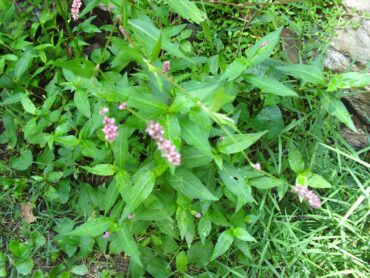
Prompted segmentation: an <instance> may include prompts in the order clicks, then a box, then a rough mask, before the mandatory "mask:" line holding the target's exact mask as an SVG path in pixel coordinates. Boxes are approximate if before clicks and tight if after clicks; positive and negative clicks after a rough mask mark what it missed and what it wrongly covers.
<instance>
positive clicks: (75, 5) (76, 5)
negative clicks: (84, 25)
mask: <svg viewBox="0 0 370 278" xmlns="http://www.w3.org/2000/svg"><path fill="white" fill-rule="evenodd" d="M81 6H82V1H81V0H73V2H72V6H71V13H72V17H73V19H74V20H77V19H78V17H79V15H80V9H81Z"/></svg>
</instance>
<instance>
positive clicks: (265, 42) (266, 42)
mask: <svg viewBox="0 0 370 278" xmlns="http://www.w3.org/2000/svg"><path fill="white" fill-rule="evenodd" d="M268 45H269V42H268V41H264V42H263V43H261V45H260V47H261V48H264V47H266V46H268Z"/></svg>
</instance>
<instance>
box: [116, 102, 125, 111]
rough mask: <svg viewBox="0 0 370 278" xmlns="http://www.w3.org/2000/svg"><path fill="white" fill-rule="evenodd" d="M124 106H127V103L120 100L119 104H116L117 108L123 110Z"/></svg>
mask: <svg viewBox="0 0 370 278" xmlns="http://www.w3.org/2000/svg"><path fill="white" fill-rule="evenodd" d="M126 108H127V103H126V102H122V103H121V104H120V105H118V109H119V110H125V109H126Z"/></svg>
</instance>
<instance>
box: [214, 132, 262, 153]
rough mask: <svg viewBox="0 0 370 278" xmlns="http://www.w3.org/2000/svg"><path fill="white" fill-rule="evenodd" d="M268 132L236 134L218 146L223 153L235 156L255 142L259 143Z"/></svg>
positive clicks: (226, 138)
mask: <svg viewBox="0 0 370 278" xmlns="http://www.w3.org/2000/svg"><path fill="white" fill-rule="evenodd" d="M267 132H268V131H263V132H258V133H250V134H236V135H230V136H227V137H225V139H224V140H223V141H222V142H221V143H220V144H219V145H218V150H219V151H220V152H222V153H226V154H233V153H238V152H241V151H243V150H245V149H247V148H249V147H250V146H251V145H253V144H254V143H255V142H257V141H258V139H260V138H261V137H262V136H263V135H265V134H266V133H267Z"/></svg>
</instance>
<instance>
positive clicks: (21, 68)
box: [14, 51, 33, 81]
mask: <svg viewBox="0 0 370 278" xmlns="http://www.w3.org/2000/svg"><path fill="white" fill-rule="evenodd" d="M32 60H33V56H32V54H31V52H30V51H27V52H26V53H24V55H23V56H22V58H20V59H19V60H18V62H17V63H16V64H15V67H14V78H15V80H17V81H19V80H21V78H22V76H23V74H24V73H25V72H26V71H27V70H28V68H29V67H30V66H31V64H32Z"/></svg>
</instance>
